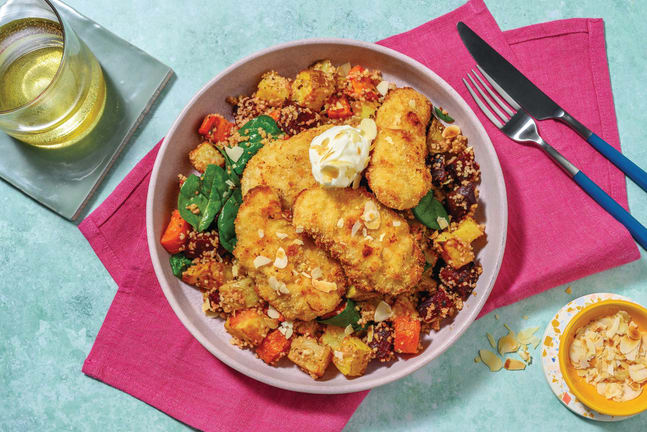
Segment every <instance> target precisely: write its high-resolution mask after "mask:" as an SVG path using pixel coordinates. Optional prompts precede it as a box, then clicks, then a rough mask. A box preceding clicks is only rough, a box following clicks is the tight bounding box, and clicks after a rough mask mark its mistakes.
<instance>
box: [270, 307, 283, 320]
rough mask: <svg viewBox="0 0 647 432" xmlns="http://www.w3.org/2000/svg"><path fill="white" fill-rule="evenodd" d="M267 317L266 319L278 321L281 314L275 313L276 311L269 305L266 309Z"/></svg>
mask: <svg viewBox="0 0 647 432" xmlns="http://www.w3.org/2000/svg"><path fill="white" fill-rule="evenodd" d="M267 316H268V317H270V318H272V319H279V318H281V314H280V313H279V311H277V310H276V309H274V306H272V305H269V306H268V307H267Z"/></svg>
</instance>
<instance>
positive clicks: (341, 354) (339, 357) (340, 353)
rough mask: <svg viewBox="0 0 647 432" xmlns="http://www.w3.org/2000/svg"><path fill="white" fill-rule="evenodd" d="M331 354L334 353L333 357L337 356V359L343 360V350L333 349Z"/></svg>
mask: <svg viewBox="0 0 647 432" xmlns="http://www.w3.org/2000/svg"><path fill="white" fill-rule="evenodd" d="M333 354H334V355H335V358H337V359H339V360H343V359H344V353H343V352H341V351H333Z"/></svg>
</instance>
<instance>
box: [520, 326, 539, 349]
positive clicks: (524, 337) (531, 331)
mask: <svg viewBox="0 0 647 432" xmlns="http://www.w3.org/2000/svg"><path fill="white" fill-rule="evenodd" d="M537 330H539V327H529V328H526V329H523V330H521V331H520V332H519V334H517V340H518V341H519V343H520V344H523V345H528V344H530V343H532V339H533V336H534V335H535V333H536V332H537Z"/></svg>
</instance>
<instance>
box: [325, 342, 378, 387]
mask: <svg viewBox="0 0 647 432" xmlns="http://www.w3.org/2000/svg"><path fill="white" fill-rule="evenodd" d="M372 353H373V351H372V350H371V348H370V347H369V346H368V345H366V344H365V343H364V342H362V340H361V339H359V338H357V337H355V336H346V337H345V338H344V339H343V340H342V341H341V344H340V346H339V349H336V350H334V351H333V357H332V362H333V364H334V365H335V366H336V367H337V369H339V372H341V373H343V374H344V375H346V376H349V377H355V376H360V375H364V372H365V371H366V367H367V366H368V363H369V362H370V361H371V356H372Z"/></svg>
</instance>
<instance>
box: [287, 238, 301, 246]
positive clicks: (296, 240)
mask: <svg viewBox="0 0 647 432" xmlns="http://www.w3.org/2000/svg"><path fill="white" fill-rule="evenodd" d="M290 244H295V245H299V246H303V245H304V243H303V240H301V239H294V240H292V243H290Z"/></svg>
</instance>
